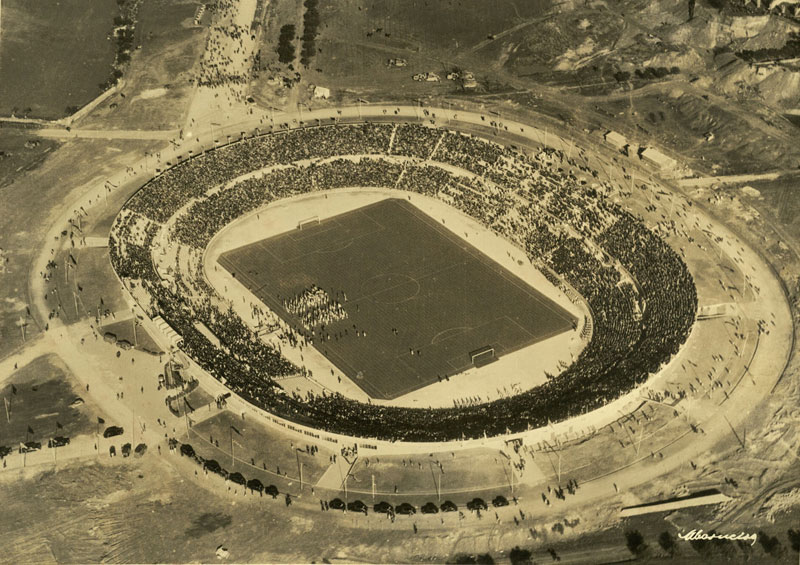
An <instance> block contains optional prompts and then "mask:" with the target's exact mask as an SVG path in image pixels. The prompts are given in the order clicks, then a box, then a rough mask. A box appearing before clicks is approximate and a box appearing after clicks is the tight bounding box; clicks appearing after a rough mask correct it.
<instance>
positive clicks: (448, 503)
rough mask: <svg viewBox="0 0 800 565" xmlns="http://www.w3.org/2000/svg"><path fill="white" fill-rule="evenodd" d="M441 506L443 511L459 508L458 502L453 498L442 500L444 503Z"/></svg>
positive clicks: (453, 510) (452, 510)
mask: <svg viewBox="0 0 800 565" xmlns="http://www.w3.org/2000/svg"><path fill="white" fill-rule="evenodd" d="M439 508H440V509H441V510H442V512H455V511H456V510H458V506H456V503H455V502H453V501H451V500H445V501H444V502H442V505H441V506H440V507H439Z"/></svg>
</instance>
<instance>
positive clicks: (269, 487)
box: [264, 485, 278, 498]
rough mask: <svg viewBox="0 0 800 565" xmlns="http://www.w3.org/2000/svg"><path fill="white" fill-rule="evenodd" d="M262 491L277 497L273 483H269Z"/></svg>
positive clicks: (276, 488) (276, 489)
mask: <svg viewBox="0 0 800 565" xmlns="http://www.w3.org/2000/svg"><path fill="white" fill-rule="evenodd" d="M264 492H265V493H267V494H268V495H270V496H271V497H272V498H278V487H276V486H275V485H269V486H268V487H266V488H265V489H264Z"/></svg>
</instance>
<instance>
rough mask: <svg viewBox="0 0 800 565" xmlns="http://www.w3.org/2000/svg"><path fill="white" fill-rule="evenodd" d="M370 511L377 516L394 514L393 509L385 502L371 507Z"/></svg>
mask: <svg viewBox="0 0 800 565" xmlns="http://www.w3.org/2000/svg"><path fill="white" fill-rule="evenodd" d="M372 510H373V511H374V512H378V513H379V514H394V507H393V506H392V505H391V504H389V503H388V502H385V501H384V502H379V503H377V504H376V505H375V506H373V507H372Z"/></svg>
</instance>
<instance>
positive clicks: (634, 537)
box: [625, 530, 647, 556]
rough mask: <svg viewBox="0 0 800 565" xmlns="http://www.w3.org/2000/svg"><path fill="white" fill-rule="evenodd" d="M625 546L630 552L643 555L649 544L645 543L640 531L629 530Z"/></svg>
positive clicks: (626, 533)
mask: <svg viewBox="0 0 800 565" xmlns="http://www.w3.org/2000/svg"><path fill="white" fill-rule="evenodd" d="M625 545H626V546H627V548H628V551H630V552H631V553H633V554H634V555H637V556H638V555H641V554H642V553H644V551H645V550H646V549H647V544H645V543H644V536H643V535H642V534H641V533H640V532H639V530H628V531H627V532H625Z"/></svg>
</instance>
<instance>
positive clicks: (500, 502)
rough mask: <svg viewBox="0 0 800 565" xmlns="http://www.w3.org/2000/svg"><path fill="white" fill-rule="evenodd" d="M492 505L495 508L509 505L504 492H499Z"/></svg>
mask: <svg viewBox="0 0 800 565" xmlns="http://www.w3.org/2000/svg"><path fill="white" fill-rule="evenodd" d="M492 506H494V507H495V508H500V507H501V506H508V499H507V498H506V497H505V496H503V495H502V494H498V495H497V496H495V497H494V499H493V500H492Z"/></svg>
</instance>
